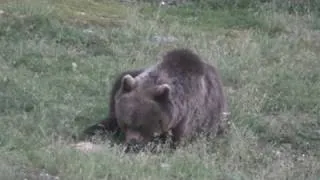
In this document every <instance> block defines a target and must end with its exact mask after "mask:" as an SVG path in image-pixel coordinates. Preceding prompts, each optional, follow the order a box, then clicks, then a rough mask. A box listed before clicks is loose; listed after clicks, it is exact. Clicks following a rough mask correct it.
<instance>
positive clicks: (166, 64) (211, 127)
mask: <svg viewBox="0 0 320 180" xmlns="http://www.w3.org/2000/svg"><path fill="white" fill-rule="evenodd" d="M226 102H227V101H226V98H225V94H224V92H223V85H222V81H221V78H220V76H219V74H218V71H217V70H216V68H215V67H214V66H212V65H210V64H208V63H206V62H204V61H202V60H201V59H200V57H199V56H198V55H197V54H195V53H193V52H192V51H191V50H189V49H174V50H171V51H169V52H167V53H166V54H165V55H164V56H163V58H162V60H161V61H159V62H158V63H157V64H155V65H153V66H151V67H148V68H146V69H141V70H134V71H128V72H124V73H122V74H121V75H120V76H119V77H118V79H116V81H115V83H114V86H113V88H112V90H111V97H110V102H109V103H110V104H109V105H110V107H109V117H108V118H107V119H106V120H105V121H102V122H101V123H100V125H101V126H102V127H103V129H105V130H106V131H110V132H117V131H121V132H124V134H125V143H126V144H129V145H135V144H140V145H145V144H146V143H148V142H149V141H151V140H152V139H153V138H154V137H155V136H159V135H160V136H162V135H167V134H168V133H169V132H170V133H171V134H172V140H173V142H176V143H178V142H180V141H181V140H183V139H186V140H188V139H190V138H192V137H196V135H197V134H199V133H204V134H206V135H217V134H218V133H221V132H223V131H224V130H225V128H226V127H227V126H226V122H224V121H223V116H224V115H225V114H224V113H226V112H227V110H228V109H227V103H226Z"/></svg>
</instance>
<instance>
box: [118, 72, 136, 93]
mask: <svg viewBox="0 0 320 180" xmlns="http://www.w3.org/2000/svg"><path fill="white" fill-rule="evenodd" d="M135 86H136V80H135V79H134V78H133V77H132V76H131V75H130V74H126V75H125V76H123V77H122V80H121V90H122V91H124V92H129V91H131V90H132V89H133V88H134V87H135Z"/></svg>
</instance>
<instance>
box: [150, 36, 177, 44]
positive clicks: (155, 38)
mask: <svg viewBox="0 0 320 180" xmlns="http://www.w3.org/2000/svg"><path fill="white" fill-rule="evenodd" d="M177 40H178V39H177V38H175V37H173V36H153V37H152V39H151V41H153V42H157V43H171V42H174V41H177Z"/></svg>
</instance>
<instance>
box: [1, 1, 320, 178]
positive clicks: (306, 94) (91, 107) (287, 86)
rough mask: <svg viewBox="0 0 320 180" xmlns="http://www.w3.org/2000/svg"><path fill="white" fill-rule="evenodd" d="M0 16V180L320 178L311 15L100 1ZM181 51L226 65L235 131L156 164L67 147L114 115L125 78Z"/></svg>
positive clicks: (110, 151) (107, 148)
mask: <svg viewBox="0 0 320 180" xmlns="http://www.w3.org/2000/svg"><path fill="white" fill-rule="evenodd" d="M265 7H266V6H265ZM0 9H1V10H2V11H1V13H0V49H1V51H0V131H1V136H0V154H1V155H0V157H1V158H0V161H1V166H0V179H17V178H18V179H19V178H29V179H37V178H41V177H40V176H46V174H50V177H52V178H55V177H59V178H60V179H165V178H169V179H318V178H319V176H320V164H319V162H320V154H319V152H320V151H319V149H320V143H319V142H320V141H319V139H320V132H319V130H320V120H319V117H320V116H319V115H320V114H319V112H320V104H319V102H320V90H319V89H320V79H319V78H320V76H319V75H320V74H319V73H320V69H319V67H320V61H319V56H320V53H319V52H320V51H319V41H317V39H319V37H320V32H319V28H318V26H317V23H318V21H317V18H316V17H315V16H314V15H313V14H309V15H308V16H295V15H289V14H287V13H285V12H282V13H279V12H274V11H272V9H269V8H262V9H263V10H261V11H251V10H250V11H249V10H246V9H238V10H236V11H231V10H229V11H226V10H217V11H208V10H203V11H200V10H196V9H190V8H183V7H180V8H178V9H177V8H174V7H173V8H168V7H163V8H161V9H155V8H152V7H148V6H146V7H142V6H134V5H130V6H129V5H125V4H120V3H117V2H113V1H93V0H87V1H85V0H80V1H73V0H67V1H62V0H61V1H39V0H27V1H7V2H4V1H1V4H0ZM266 9H267V10H266ZM155 37H156V38H155ZM167 37H174V38H171V39H174V40H170V41H165V42H163V41H159V39H170V38H167ZM173 47H190V48H192V49H194V50H195V51H197V52H199V53H200V54H201V56H202V57H204V58H206V60H207V61H208V62H210V63H212V64H215V65H217V66H218V67H219V69H220V72H221V74H222V77H223V80H224V83H225V85H226V90H227V92H228V97H229V103H230V107H231V119H232V122H233V124H232V131H231V134H229V135H228V136H226V137H223V138H221V139H217V140H216V141H212V142H207V141H200V142H197V143H194V144H191V145H189V146H188V147H184V148H180V149H178V150H177V151H176V152H174V153H160V154H155V155H151V154H148V153H141V154H138V155H130V154H124V153H123V150H122V147H121V146H118V145H115V146H111V145H110V144H109V143H108V142H106V143H105V144H102V145H99V146H98V147H99V148H100V149H99V150H102V151H98V152H96V153H92V154H90V153H89V154H88V153H82V152H81V151H78V150H76V149H75V148H74V147H71V146H70V143H71V141H70V136H71V135H74V134H78V133H80V132H81V131H82V130H83V129H84V128H85V127H87V126H88V125H91V124H93V123H95V122H97V121H98V120H99V119H100V118H102V117H104V116H105V115H106V114H105V113H106V112H107V111H106V110H107V108H108V107H107V104H108V103H107V100H108V98H109V97H108V91H109V90H110V88H111V87H110V83H111V81H112V80H113V79H114V76H115V75H116V74H117V73H118V72H120V71H122V70H124V69H129V68H135V67H141V66H146V65H148V64H152V63H154V62H155V60H156V59H155V57H156V56H157V55H158V53H159V52H163V51H165V50H167V49H170V48H173ZM42 170H43V171H42ZM21 172H22V173H21Z"/></svg>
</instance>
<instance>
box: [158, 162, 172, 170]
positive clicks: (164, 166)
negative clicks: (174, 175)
mask: <svg viewBox="0 0 320 180" xmlns="http://www.w3.org/2000/svg"><path fill="white" fill-rule="evenodd" d="M160 166H161V168H164V169H169V168H170V165H169V164H167V163H161V164H160Z"/></svg>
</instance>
